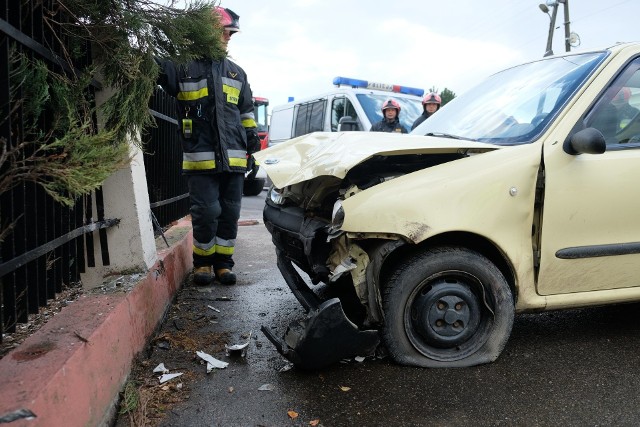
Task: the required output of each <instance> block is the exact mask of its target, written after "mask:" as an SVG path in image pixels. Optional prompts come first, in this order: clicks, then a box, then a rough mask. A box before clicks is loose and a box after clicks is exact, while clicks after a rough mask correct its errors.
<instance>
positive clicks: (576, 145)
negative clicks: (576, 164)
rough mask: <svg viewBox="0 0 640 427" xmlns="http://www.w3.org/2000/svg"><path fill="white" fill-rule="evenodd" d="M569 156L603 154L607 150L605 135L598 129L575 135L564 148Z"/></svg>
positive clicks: (586, 130) (583, 131) (565, 143)
mask: <svg viewBox="0 0 640 427" xmlns="http://www.w3.org/2000/svg"><path fill="white" fill-rule="evenodd" d="M562 148H563V150H564V152H565V153H567V154H571V155H577V154H602V153H604V152H605V151H606V150H607V144H606V142H605V140H604V135H602V132H600V131H599V130H598V129H596V128H586V129H582V130H581V131H579V132H576V133H574V134H573V135H571V137H570V138H568V139H567V140H566V141H565V142H564V144H563V146H562Z"/></svg>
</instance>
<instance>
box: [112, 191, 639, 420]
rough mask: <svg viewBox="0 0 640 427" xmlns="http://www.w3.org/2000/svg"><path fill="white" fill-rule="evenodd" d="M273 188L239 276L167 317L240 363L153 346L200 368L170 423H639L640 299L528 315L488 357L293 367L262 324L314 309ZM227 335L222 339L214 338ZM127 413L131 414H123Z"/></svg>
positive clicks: (185, 301)
mask: <svg viewBox="0 0 640 427" xmlns="http://www.w3.org/2000/svg"><path fill="white" fill-rule="evenodd" d="M263 197H264V193H263V195H262V198H263ZM262 198H261V197H254V198H245V201H244V202H243V203H244V207H243V216H242V218H241V219H243V220H248V219H251V218H254V219H258V220H259V223H258V224H255V223H254V222H252V221H246V222H245V223H244V224H246V225H243V226H241V227H240V230H239V234H238V240H237V245H236V255H235V257H234V259H235V260H236V267H235V269H234V270H235V271H236V272H237V273H238V284H237V285H236V286H232V287H222V286H220V285H214V286H212V287H205V288H196V287H194V286H192V285H191V284H190V283H187V284H185V287H184V288H183V289H182V290H181V291H180V293H179V295H178V297H177V299H176V303H175V306H176V310H173V311H172V313H171V314H170V315H169V316H168V317H167V321H166V322H165V324H163V327H162V329H161V331H162V330H164V331H171V330H174V331H175V330H176V329H177V328H178V326H180V325H181V327H182V328H183V329H184V328H185V324H184V322H192V323H193V324H192V326H194V329H193V333H192V337H193V338H194V340H195V341H196V343H197V345H199V346H201V347H202V348H206V349H207V350H208V351H210V352H211V355H212V356H214V357H216V358H217V359H220V360H223V361H226V362H229V365H228V366H227V367H226V368H224V369H218V370H215V371H213V372H212V373H210V374H206V373H205V372H204V370H205V367H204V366H203V365H201V364H200V363H199V362H198V360H197V358H196V357H194V356H193V352H192V351H191V352H183V353H178V352H177V350H174V349H163V348H159V347H158V346H157V345H155V346H154V347H153V349H152V350H151V352H150V354H149V360H150V361H151V364H155V363H156V362H157V361H158V360H162V359H163V357H165V358H166V360H170V361H171V362H172V363H175V364H179V366H172V367H169V366H168V367H169V368H171V369H173V368H176V369H178V370H181V371H183V372H189V371H190V372H192V375H191V379H190V382H189V385H188V390H187V392H186V395H185V396H183V397H184V399H182V401H179V402H176V403H175V404H173V405H171V406H170V407H169V408H167V410H166V411H165V416H164V418H162V419H161V420H160V421H159V425H161V426H176V427H177V426H309V425H323V426H418V425H425V426H467V425H474V426H501V425H505V426H533V425H535V426H557V425H570V426H609V425H615V426H626V425H628V426H632V425H633V426H635V425H638V423H639V422H640V393H638V389H639V387H640V372H639V370H638V369H637V367H638V362H639V357H638V349H639V348H640V322H639V317H640V315H639V314H640V305H638V304H631V305H624V306H617V307H608V308H607V307H605V308H593V309H585V310H571V311H565V312H553V313H544V314H527V315H518V316H516V321H515V324H514V329H513V333H512V336H511V338H510V340H509V342H508V344H507V347H506V348H505V351H504V352H503V354H502V355H501V357H500V358H499V359H498V360H497V361H496V362H494V363H492V364H489V365H484V366H480V367H474V368H461V369H420V368H410V367H402V366H398V365H395V364H393V363H392V362H391V361H389V360H388V359H385V358H377V359H365V360H364V361H362V362H356V361H353V360H352V361H349V362H347V363H339V364H336V365H333V366H331V367H329V368H326V369H322V370H319V371H301V370H299V369H296V368H293V369H289V368H290V366H289V364H288V362H287V361H286V360H285V359H284V358H282V357H281V356H280V355H279V354H278V353H277V351H276V349H275V348H274V347H273V345H272V344H271V343H270V342H269V341H268V340H267V339H266V338H265V337H264V335H263V334H262V332H260V327H261V326H262V325H269V327H272V328H274V330H275V331H276V334H278V335H280V334H282V333H283V332H284V330H285V329H286V326H287V325H288V324H289V323H290V322H291V321H293V320H295V319H297V318H299V317H301V316H302V315H303V314H304V312H303V310H302V308H301V306H300V305H299V304H298V302H297V301H296V299H295V298H294V297H293V295H292V294H291V292H290V291H289V289H288V287H287V285H286V284H285V282H284V280H283V279H282V277H281V276H280V273H279V271H278V269H277V267H276V262H275V253H274V250H273V246H272V244H271V241H270V236H269V234H268V232H267V231H266V229H265V227H264V225H263V224H262V216H261V207H262ZM251 224H253V225H251ZM208 306H212V307H214V308H215V309H216V310H213V309H212V308H210V307H208ZM217 310H219V311H217ZM197 313H200V315H199V316H195V314H197ZM176 319H179V320H178V321H177V322H176ZM181 322H182V323H181ZM178 329H179V328H178ZM207 337H209V338H210V339H211V341H206V339H207ZM216 339H220V340H222V342H217V343H214V342H213V341H215V340H216ZM247 339H248V340H249V342H250V343H249V346H248V347H247V355H246V357H244V358H243V357H238V356H235V357H234V356H227V355H226V354H225V351H224V348H223V344H224V342H226V343H229V344H237V343H242V342H246V341H247ZM203 340H205V341H203ZM156 344H157V343H156ZM171 352H174V355H173V356H172V357H169V356H168V355H169V354H170V353H171ZM186 354H188V356H185V355H186ZM181 355H182V356H181ZM176 356H177V357H176ZM179 357H182V359H180V358H179ZM151 368H152V366H151ZM151 368H149V369H151ZM261 388H266V389H267V390H260V389H261ZM296 414H297V416H296V417H295V418H292V416H295V415H296ZM118 425H119V426H124V425H127V424H126V422H125V421H124V419H123V420H120V422H119V423H118Z"/></svg>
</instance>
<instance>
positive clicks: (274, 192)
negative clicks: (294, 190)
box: [269, 187, 284, 205]
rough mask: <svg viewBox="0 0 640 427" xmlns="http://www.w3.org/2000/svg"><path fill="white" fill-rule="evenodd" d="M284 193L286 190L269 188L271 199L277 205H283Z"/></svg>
mask: <svg viewBox="0 0 640 427" xmlns="http://www.w3.org/2000/svg"><path fill="white" fill-rule="evenodd" d="M283 193H284V190H281V189H278V188H275V187H271V190H269V199H270V200H271V201H272V202H273V203H275V204H276V205H283V204H284V196H283V195H282V194H283Z"/></svg>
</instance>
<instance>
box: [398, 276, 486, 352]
mask: <svg viewBox="0 0 640 427" xmlns="http://www.w3.org/2000/svg"><path fill="white" fill-rule="evenodd" d="M482 294H483V292H482V283H481V281H480V280H479V279H478V278H477V277H475V276H473V275H472V274H469V273H466V272H463V271H445V272H440V273H438V274H435V275H433V276H431V277H429V278H427V279H425V280H423V281H422V282H421V283H420V284H419V285H418V286H416V288H415V289H414V291H413V292H412V293H411V295H410V296H409V299H408V300H407V303H406V305H405V315H404V327H405V332H406V334H407V337H408V338H409V341H410V342H411V344H412V345H413V347H414V348H415V349H416V350H418V351H419V352H420V353H422V354H423V355H425V356H427V357H429V358H432V359H435V360H452V359H457V358H463V357H465V356H466V355H468V354H471V353H473V352H475V351H476V350H477V349H478V348H479V347H480V346H482V345H483V344H484V342H485V341H486V336H487V331H488V330H489V323H490V322H491V319H492V317H491V314H490V312H489V310H488V309H487V308H486V307H485V306H484V303H483V299H482Z"/></svg>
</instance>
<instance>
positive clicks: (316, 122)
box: [293, 99, 327, 136]
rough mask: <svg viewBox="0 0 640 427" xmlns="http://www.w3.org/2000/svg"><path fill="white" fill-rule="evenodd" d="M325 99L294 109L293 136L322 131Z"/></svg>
mask: <svg viewBox="0 0 640 427" xmlns="http://www.w3.org/2000/svg"><path fill="white" fill-rule="evenodd" d="M326 104H327V101H326V99H320V100H317V101H313V102H307V103H305V104H300V105H298V106H297V108H296V113H295V117H296V123H295V127H294V132H293V136H301V135H306V134H308V133H311V132H316V131H322V130H323V129H324V126H323V123H324V110H325V105H326Z"/></svg>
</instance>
